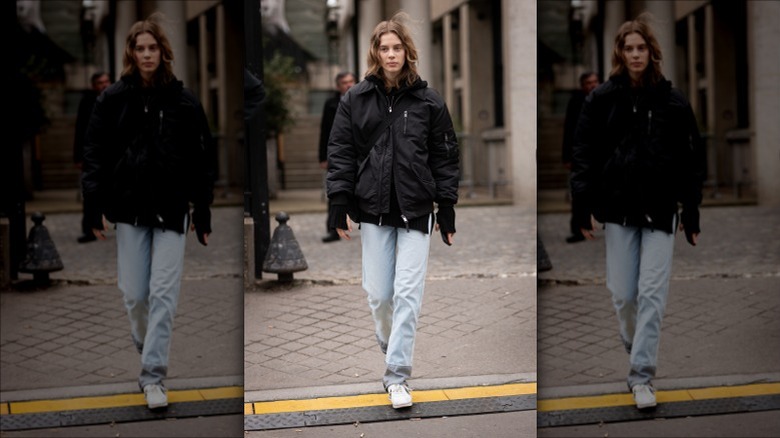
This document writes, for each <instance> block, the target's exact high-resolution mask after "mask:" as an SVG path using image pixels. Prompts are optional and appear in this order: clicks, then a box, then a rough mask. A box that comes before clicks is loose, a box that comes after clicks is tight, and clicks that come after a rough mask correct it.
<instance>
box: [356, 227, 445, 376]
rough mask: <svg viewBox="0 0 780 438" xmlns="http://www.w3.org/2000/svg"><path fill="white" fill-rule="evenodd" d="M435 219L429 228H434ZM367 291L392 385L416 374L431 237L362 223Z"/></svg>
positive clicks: (364, 287) (416, 232) (364, 282)
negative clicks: (416, 346) (414, 363)
mask: <svg viewBox="0 0 780 438" xmlns="http://www.w3.org/2000/svg"><path fill="white" fill-rule="evenodd" d="M430 224H431V221H430V219H429V222H428V227H429V229H430ZM360 239H361V241H362V244H363V289H365V291H366V293H367V295H368V306H369V307H370V308H371V314H372V315H373V317H374V324H375V326H376V339H377V342H378V343H379V347H380V348H381V349H382V352H384V353H385V363H386V364H387V368H386V370H385V374H384V377H383V378H382V382H383V383H384V385H385V388H387V387H388V386H389V385H392V384H394V383H399V384H400V383H404V382H405V381H406V379H408V378H409V377H411V375H412V357H413V355H414V338H415V334H416V331H417V319H418V317H419V315H420V306H421V304H422V299H423V291H424V288H425V273H426V271H427V268H428V252H429V250H430V241H431V235H430V233H429V234H425V233H421V232H419V231H415V230H410V231H407V230H406V229H402V228H394V227H388V226H376V225H372V224H368V223H362V224H360Z"/></svg>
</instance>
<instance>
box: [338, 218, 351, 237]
mask: <svg viewBox="0 0 780 438" xmlns="http://www.w3.org/2000/svg"><path fill="white" fill-rule="evenodd" d="M351 232H352V220H351V219H350V218H349V215H347V229H346V230H344V229H341V228H336V233H338V235H339V237H341V238H342V239H346V240H352V238H351V237H349V234H347V233H351Z"/></svg>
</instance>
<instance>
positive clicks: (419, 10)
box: [401, 0, 433, 81]
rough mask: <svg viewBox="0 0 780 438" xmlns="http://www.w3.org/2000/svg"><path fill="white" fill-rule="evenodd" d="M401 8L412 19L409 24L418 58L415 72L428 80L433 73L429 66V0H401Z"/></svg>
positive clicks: (430, 31)
mask: <svg viewBox="0 0 780 438" xmlns="http://www.w3.org/2000/svg"><path fill="white" fill-rule="evenodd" d="M401 9H403V10H404V11H406V12H407V13H408V14H409V17H410V18H411V21H412V22H411V23H409V24H410V29H411V31H412V38H413V39H414V44H415V46H417V56H418V59H419V62H418V63H417V73H419V74H420V77H421V78H422V79H423V80H427V81H430V80H431V77H432V74H433V73H432V72H433V69H432V68H431V62H432V59H431V55H432V53H431V52H432V50H431V39H432V38H433V28H432V26H431V5H430V0H401Z"/></svg>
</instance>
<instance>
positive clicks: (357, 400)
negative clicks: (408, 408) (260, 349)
mask: <svg viewBox="0 0 780 438" xmlns="http://www.w3.org/2000/svg"><path fill="white" fill-rule="evenodd" d="M525 394H536V383H515V384H510V385H500V386H477V387H469V388H455V389H434V390H429V391H414V401H415V403H427V402H437V401H448V400H463V399H470V398H484V397H505V396H512V395H525ZM389 404H390V400H388V398H387V394H363V395H351V396H344V397H322V398H313V399H303V400H279V401H267V402H253V403H244V415H253V414H254V415H263V414H278V413H286V412H302V411H321V410H325V409H348V408H363V407H369V406H383V405H389Z"/></svg>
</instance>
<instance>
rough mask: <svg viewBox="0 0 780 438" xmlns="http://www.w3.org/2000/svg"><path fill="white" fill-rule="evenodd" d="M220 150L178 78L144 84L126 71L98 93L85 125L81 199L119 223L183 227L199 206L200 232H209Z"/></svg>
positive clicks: (95, 224)
mask: <svg viewBox="0 0 780 438" xmlns="http://www.w3.org/2000/svg"><path fill="white" fill-rule="evenodd" d="M215 176H216V155H215V150H214V145H213V142H212V139H211V134H210V131H209V127H208V122H207V120H206V116H205V114H204V113H203V108H202V107H201V105H200V102H198V100H197V98H195V96H194V95H193V94H192V92H190V91H189V90H187V89H185V88H183V86H182V83H181V82H180V81H173V82H171V83H170V84H168V85H166V86H163V87H158V88H142V87H141V86H140V81H139V77H137V76H126V77H123V78H122V79H121V80H119V81H118V82H117V83H115V84H113V85H111V86H110V87H109V88H108V89H106V90H105V91H104V92H103V94H102V95H101V96H100V97H99V98H98V100H97V103H96V105H95V110H94V112H93V115H92V117H91V119H90V122H89V127H88V130H87V144H86V147H85V150H84V168H83V173H82V185H83V191H84V200H85V202H86V203H88V204H89V205H90V206H92V207H95V214H94V215H93V216H92V217H90V218H89V219H88V220H89V223H90V224H91V226H92V228H97V229H102V228H103V226H102V221H101V217H100V216H101V214H105V215H106V218H107V219H108V220H109V221H111V222H114V223H116V222H122V223H129V224H135V225H141V226H148V227H157V228H164V229H170V230H175V231H178V232H180V233H181V232H184V219H185V216H186V215H188V214H189V209H190V202H191V203H192V204H193V205H194V212H193V218H192V220H193V223H194V224H195V226H196V228H197V231H198V233H199V234H201V233H209V232H211V219H210V211H209V205H210V204H211V202H212V200H213V186H214V180H215Z"/></svg>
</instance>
